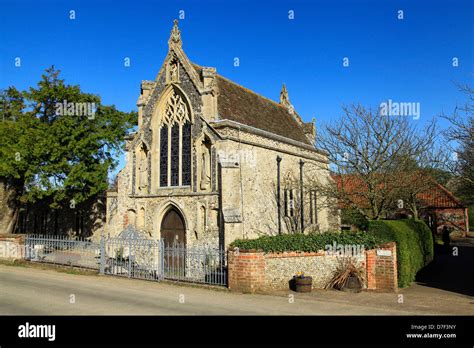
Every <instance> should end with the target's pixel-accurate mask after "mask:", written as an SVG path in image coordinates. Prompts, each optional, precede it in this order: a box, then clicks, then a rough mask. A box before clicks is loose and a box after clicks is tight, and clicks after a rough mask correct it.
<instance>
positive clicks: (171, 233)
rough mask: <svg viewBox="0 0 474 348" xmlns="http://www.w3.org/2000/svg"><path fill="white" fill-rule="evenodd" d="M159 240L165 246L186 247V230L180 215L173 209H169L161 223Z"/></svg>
mask: <svg viewBox="0 0 474 348" xmlns="http://www.w3.org/2000/svg"><path fill="white" fill-rule="evenodd" d="M160 231H161V239H163V241H164V244H165V246H172V245H173V244H179V245H180V246H182V247H186V228H185V225H184V219H183V217H182V216H181V213H180V212H179V211H178V210H176V209H175V208H171V209H169V210H168V211H167V212H166V214H165V215H164V217H163V220H162V221H161V229H160Z"/></svg>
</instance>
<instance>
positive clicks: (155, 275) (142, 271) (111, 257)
mask: <svg viewBox="0 0 474 348" xmlns="http://www.w3.org/2000/svg"><path fill="white" fill-rule="evenodd" d="M100 248H101V249H100V250H101V253H100V255H101V263H100V264H101V268H100V272H101V273H102V274H108V275H115V276H122V277H128V278H138V279H146V280H161V279H163V242H162V241H160V240H152V239H131V238H130V239H123V238H103V239H102V240H101V242H100Z"/></svg>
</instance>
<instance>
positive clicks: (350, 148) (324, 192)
mask: <svg viewBox="0 0 474 348" xmlns="http://www.w3.org/2000/svg"><path fill="white" fill-rule="evenodd" d="M436 139H437V126H436V122H435V120H432V121H430V122H428V123H427V124H426V126H425V127H424V129H422V130H421V129H419V128H418V127H417V125H416V121H414V120H411V119H409V118H408V117H406V116H390V115H383V114H382V113H381V112H379V110H376V111H374V110H371V109H366V108H364V107H363V106H361V105H352V106H344V107H343V116H342V117H341V118H340V119H339V120H337V121H335V122H334V123H332V124H328V125H325V126H324V127H323V128H322V129H320V131H319V134H318V138H317V140H316V146H317V147H318V148H320V149H322V150H323V151H325V152H326V153H327V156H328V159H329V162H330V163H331V166H330V169H331V171H332V172H333V177H334V179H335V181H336V183H335V184H334V185H327V184H319V183H318V182H317V180H315V182H314V185H316V186H317V188H318V191H319V192H320V193H321V196H323V197H334V198H337V199H338V201H339V203H340V205H341V206H343V207H346V208H352V209H355V210H357V211H358V212H360V213H361V214H362V215H364V216H365V217H366V218H368V219H380V218H381V217H383V216H384V215H386V214H387V213H388V212H389V211H390V210H391V208H393V207H394V206H395V205H396V204H397V202H398V201H399V200H400V199H403V198H402V197H406V196H405V195H406V192H407V191H410V189H412V190H411V191H413V192H412V193H414V194H415V196H416V193H415V191H416V190H418V189H419V188H420V183H419V182H417V181H413V182H410V177H411V176H412V175H413V173H414V171H415V170H416V171H419V169H420V167H423V166H426V165H429V164H431V163H434V162H436V161H435V160H434V158H433V156H432V155H433V154H434V151H433V149H434V144H435V142H436ZM414 202H415V201H413V203H414Z"/></svg>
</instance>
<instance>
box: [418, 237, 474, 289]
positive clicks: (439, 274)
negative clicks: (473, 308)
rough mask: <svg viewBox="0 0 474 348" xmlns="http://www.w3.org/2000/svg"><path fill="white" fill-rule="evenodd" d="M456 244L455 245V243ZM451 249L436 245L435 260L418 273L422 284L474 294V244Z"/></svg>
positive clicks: (451, 247)
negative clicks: (454, 252)
mask: <svg viewBox="0 0 474 348" xmlns="http://www.w3.org/2000/svg"><path fill="white" fill-rule="evenodd" d="M454 246H455V245H454ZM454 246H453V245H451V246H450V248H449V249H447V248H445V247H444V246H442V245H435V250H434V251H435V257H434V260H433V262H431V263H430V264H429V265H428V266H426V267H425V268H423V269H422V270H421V271H420V272H418V274H417V275H416V281H417V283H418V284H420V285H422V286H427V287H431V288H437V289H442V290H446V291H451V292H455V293H458V294H463V295H468V296H474V246H456V247H457V256H456V255H453V247H454Z"/></svg>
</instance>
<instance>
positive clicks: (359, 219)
mask: <svg viewBox="0 0 474 348" xmlns="http://www.w3.org/2000/svg"><path fill="white" fill-rule="evenodd" d="M341 223H342V224H343V225H349V226H355V227H357V228H358V229H359V230H361V231H367V229H368V228H369V220H367V218H366V217H365V216H364V215H362V214H361V213H360V212H359V211H358V210H357V209H350V208H346V209H341Z"/></svg>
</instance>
